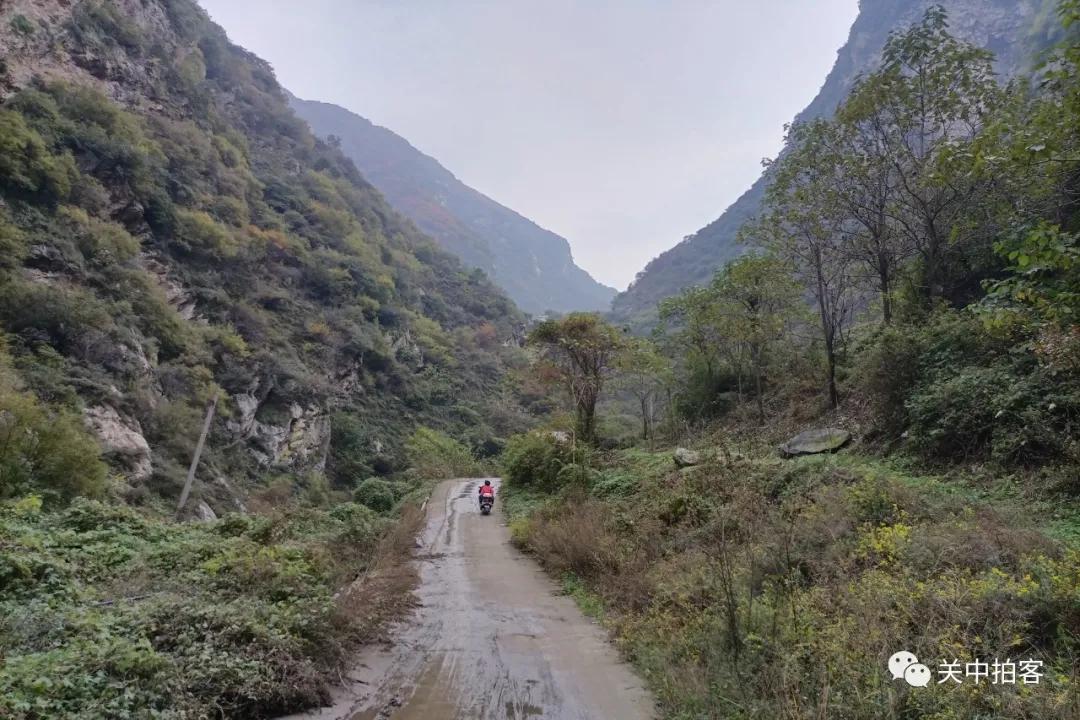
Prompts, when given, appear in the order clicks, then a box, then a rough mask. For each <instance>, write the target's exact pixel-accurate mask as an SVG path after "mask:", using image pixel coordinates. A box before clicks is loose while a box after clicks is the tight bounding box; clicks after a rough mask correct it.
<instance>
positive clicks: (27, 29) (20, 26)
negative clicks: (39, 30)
mask: <svg viewBox="0 0 1080 720" xmlns="http://www.w3.org/2000/svg"><path fill="white" fill-rule="evenodd" d="M11 29H12V30H14V31H15V34H16V35H22V36H23V37H29V36H30V35H33V34H34V23H32V22H30V20H29V18H27V17H26V16H25V15H23V14H21V13H20V14H19V15H16V16H15V17H13V18H11Z"/></svg>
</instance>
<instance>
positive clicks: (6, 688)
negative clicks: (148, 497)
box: [0, 497, 418, 720]
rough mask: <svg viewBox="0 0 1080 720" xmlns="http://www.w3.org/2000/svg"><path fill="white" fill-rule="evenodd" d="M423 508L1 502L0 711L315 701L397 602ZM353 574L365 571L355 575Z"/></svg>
mask: <svg viewBox="0 0 1080 720" xmlns="http://www.w3.org/2000/svg"><path fill="white" fill-rule="evenodd" d="M417 517H418V512H417V511H416V510H415V509H414V508H412V509H407V510H405V511H404V513H403V517H402V520H401V521H400V522H395V521H393V520H391V519H389V518H385V517H380V516H378V515H376V514H375V513H373V512H371V511H370V510H368V509H367V508H364V507H362V506H359V505H354V504H345V505H339V506H337V507H335V508H333V509H332V510H321V509H313V508H300V507H289V508H287V509H283V510H279V511H277V512H274V513H272V514H270V515H265V516H241V515H231V516H227V517H225V518H223V519H221V520H218V521H215V522H211V523H202V524H175V523H171V522H167V521H162V520H159V519H155V518H153V517H148V516H144V515H141V514H139V513H138V512H136V511H135V510H132V509H130V508H127V507H124V506H115V505H105V504H102V503H98V502H93V501H85V500H78V501H76V502H75V503H73V504H72V505H71V506H70V507H69V508H67V509H64V510H62V511H57V512H45V511H42V508H41V504H40V502H38V501H37V500H36V498H33V497H30V498H24V499H22V500H19V501H14V502H10V503H7V504H5V505H3V506H0V550H2V552H0V653H2V656H3V658H4V663H3V665H2V666H0V716H2V717H5V718H12V719H13V720H38V719H39V718H42V719H43V718H80V719H84V718H85V719H87V720H94V719H96V718H117V717H148V718H150V717H152V718H199V717H230V718H254V717H267V716H273V715H275V714H281V713H286V712H290V711H294V710H299V709H303V708H306V707H310V706H312V705H316V704H319V703H320V702H321V701H323V700H325V699H326V697H327V692H328V687H329V686H330V684H332V683H334V682H336V681H337V679H338V677H339V673H340V672H341V671H342V670H343V669H344V667H345V663H346V662H347V660H348V658H349V655H350V652H351V650H352V649H353V648H354V647H355V646H356V645H357V644H359V643H361V642H363V641H365V640H367V639H369V638H371V637H372V635H373V633H375V632H376V631H377V630H378V628H379V627H380V626H381V624H382V623H383V622H385V621H386V620H387V619H389V618H390V617H391V616H392V615H394V614H395V613H397V612H400V608H401V607H403V606H407V603H403V602H402V598H403V596H404V595H406V594H407V593H408V592H409V590H410V589H411V582H412V579H411V577H410V576H409V574H408V571H407V570H406V569H405V568H404V566H403V565H402V563H400V562H399V560H400V559H401V558H403V557H407V556H408V552H409V550H410V549H411V533H412V532H414V531H415V526H416V523H417V522H418V520H417ZM358 577H362V578H363V580H364V581H363V582H353V581H354V579H356V578H358Z"/></svg>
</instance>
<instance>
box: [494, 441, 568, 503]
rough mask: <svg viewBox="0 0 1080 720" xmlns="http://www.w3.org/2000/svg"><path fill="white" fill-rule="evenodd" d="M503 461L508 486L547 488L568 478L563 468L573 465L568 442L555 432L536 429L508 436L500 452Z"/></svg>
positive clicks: (555, 485)
mask: <svg viewBox="0 0 1080 720" xmlns="http://www.w3.org/2000/svg"><path fill="white" fill-rule="evenodd" d="M502 463H503V470H504V474H505V477H506V480H507V482H508V483H509V484H510V485H511V486H522V487H531V488H537V489H542V490H548V491H550V490H555V489H557V488H559V487H561V486H562V484H563V483H564V482H566V481H568V480H569V479H570V478H571V476H570V475H568V474H567V472H569V471H567V472H564V470H565V469H566V468H571V469H572V468H574V467H575V466H574V459H573V457H572V446H571V444H570V442H569V441H567V440H563V439H560V438H559V437H557V436H556V434H555V433H552V432H546V431H539V430H537V431H533V432H530V433H526V434H524V435H515V436H513V437H511V438H510V439H509V440H508V441H507V443H506V449H505V450H504V451H503V457H502Z"/></svg>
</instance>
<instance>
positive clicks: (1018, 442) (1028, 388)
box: [906, 361, 1080, 463]
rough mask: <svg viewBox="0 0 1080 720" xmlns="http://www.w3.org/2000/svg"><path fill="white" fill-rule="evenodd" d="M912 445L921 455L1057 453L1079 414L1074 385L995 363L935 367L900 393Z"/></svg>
mask: <svg viewBox="0 0 1080 720" xmlns="http://www.w3.org/2000/svg"><path fill="white" fill-rule="evenodd" d="M906 407H907V412H908V415H909V417H910V419H911V428H910V431H909V434H910V437H911V444H912V447H913V448H914V449H915V450H916V451H918V452H919V453H920V454H922V455H923V457H925V458H927V459H929V460H935V461H941V460H947V461H957V460H969V459H987V458H992V459H994V460H997V461H1000V462H1004V463H1036V462H1048V461H1053V460H1056V459H1060V458H1061V457H1062V456H1063V455H1064V453H1065V452H1066V451H1067V449H1068V443H1069V442H1070V434H1071V433H1072V432H1075V430H1074V427H1075V425H1074V423H1075V422H1076V420H1075V419H1076V418H1077V417H1080V387H1077V386H1076V384H1075V383H1074V384H1069V383H1067V382H1061V380H1060V379H1058V378H1049V377H1045V376H1043V374H1042V373H1041V372H1040V371H1039V370H1038V369H1036V368H1031V369H1026V368H1021V369H1018V368H1016V367H1015V366H1014V365H1012V364H1009V363H1007V362H1004V361H1001V362H998V363H995V364H993V365H991V366H989V367H985V366H978V365H976V366H970V365H969V366H963V367H959V368H956V369H955V370H953V371H951V372H940V373H938V374H937V375H935V376H934V377H933V379H931V380H929V381H928V382H926V383H924V384H922V385H921V386H920V387H919V388H918V389H917V390H916V391H915V392H914V393H913V394H912V395H911V397H910V398H909V399H908V401H907V403H906Z"/></svg>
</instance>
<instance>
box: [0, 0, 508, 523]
mask: <svg viewBox="0 0 1080 720" xmlns="http://www.w3.org/2000/svg"><path fill="white" fill-rule="evenodd" d="M0 54H2V55H0V98H2V104H0V418H6V417H8V416H7V415H6V414H5V413H8V412H10V413H14V412H16V410H14V409H12V408H16V409H17V408H18V407H23V405H21V404H20V403H29V402H32V403H37V404H40V406H41V407H42V408H43V410H42V411H43V412H45V413H46V414H47V415H50V416H55V417H61V416H63V417H69V416H76V417H81V419H82V421H83V422H84V423H85V425H86V427H87V428H89V429H91V430H92V431H93V433H94V434H95V435H96V436H97V439H98V441H99V443H100V445H101V448H102V450H103V452H104V454H105V455H106V457H107V458H108V459H109V460H110V461H111V463H112V466H113V468H114V469H115V470H116V472H117V473H118V474H119V475H121V476H123V477H124V479H125V485H124V487H123V489H122V493H123V494H124V495H125V496H126V497H128V498H129V499H133V500H139V501H140V502H148V503H153V502H157V501H158V500H160V499H163V498H164V499H168V501H169V502H173V503H175V498H176V497H177V496H178V495H179V490H180V486H181V484H182V483H183V480H184V476H185V469H186V466H187V463H188V462H189V461H190V457H191V453H192V449H193V447H194V445H195V439H196V438H197V436H198V434H199V429H200V426H201V424H202V416H203V411H204V408H205V407H206V405H207V403H208V401H209V400H210V399H211V398H212V397H214V396H217V397H219V398H220V402H219V405H218V413H217V416H216V420H215V421H214V424H213V426H212V428H211V432H210V441H209V444H208V448H207V451H206V454H205V456H204V460H205V462H204V470H203V472H202V473H200V478H204V479H205V481H204V482H201V483H200V484H198V485H197V486H196V490H195V500H200V501H202V502H203V503H204V504H205V505H206V506H207V508H206V510H204V512H209V511H210V510H216V511H218V512H220V511H221V510H228V509H230V508H233V509H235V508H237V507H240V506H241V505H242V504H243V502H244V499H245V497H246V496H247V494H248V492H249V491H253V490H255V489H258V488H260V487H264V486H265V485H266V484H267V483H271V482H277V479H280V478H281V477H286V476H287V477H300V478H307V479H308V480H310V479H311V478H312V477H317V476H318V477H321V476H323V472H324V471H325V472H326V473H327V474H328V475H329V478H330V480H331V482H332V483H336V484H337V486H338V487H340V488H346V489H347V488H349V487H351V485H352V484H353V483H354V482H356V481H358V480H362V479H363V478H365V477H367V476H368V475H371V474H384V473H389V472H392V471H395V470H401V469H404V467H405V464H406V462H407V460H406V457H405V452H404V450H405V441H406V439H407V438H409V437H410V436H411V434H412V433H413V431H414V430H415V429H416V428H418V427H420V426H428V427H432V428H436V429H439V430H443V431H446V432H449V433H452V434H454V435H456V436H458V437H459V438H461V439H463V440H466V441H468V442H470V443H472V444H474V445H475V446H480V445H483V444H485V443H488V446H490V441H492V439H495V438H498V437H499V436H504V435H505V434H506V433H507V432H509V431H511V430H513V429H514V428H515V427H520V422H521V421H522V420H523V418H521V417H519V416H518V415H516V414H515V410H514V406H513V403H512V402H507V401H506V400H505V399H504V398H502V397H501V396H500V393H501V392H502V384H501V382H500V380H501V377H502V373H503V370H504V369H505V368H506V364H507V363H510V362H515V361H516V358H517V354H519V353H520V352H521V351H520V350H519V348H518V347H517V342H516V338H517V337H518V336H519V334H520V330H521V327H522V324H523V323H524V316H523V315H522V314H521V313H520V312H519V311H518V310H517V308H516V307H515V306H514V304H513V302H512V301H511V300H510V299H508V298H507V297H506V296H505V295H504V294H503V293H502V292H501V291H500V290H499V289H498V288H496V287H495V286H494V285H492V284H491V282H489V280H488V279H487V278H485V277H484V275H483V274H482V273H478V272H475V271H473V270H470V269H469V268H466V267H464V266H463V265H462V264H461V263H460V262H459V261H458V260H457V259H456V258H455V257H453V256H452V255H450V254H449V253H447V252H445V251H443V250H441V249H440V248H439V247H437V246H436V245H435V243H433V241H432V240H431V239H429V238H428V237H426V236H424V235H423V234H422V233H421V232H419V231H418V230H417V229H416V227H415V226H414V225H413V223H411V222H410V221H409V220H407V219H406V218H404V217H403V216H401V215H399V214H398V213H397V212H396V211H394V209H393V208H392V207H391V206H390V205H389V204H388V203H387V202H386V200H385V199H384V198H383V196H382V195H381V194H380V193H379V191H378V190H377V189H376V188H375V187H373V186H372V185H371V184H370V183H369V182H368V181H367V180H366V179H364V177H363V176H362V175H361V174H360V172H359V171H358V170H357V169H356V167H355V165H354V164H353V162H352V161H351V160H349V159H348V158H347V157H345V156H344V155H343V154H342V153H341V152H340V151H339V150H338V149H337V148H335V147H333V146H331V145H329V144H327V143H325V142H323V141H321V140H319V139H318V138H317V137H316V136H315V135H314V134H313V133H312V132H311V130H310V129H309V127H308V126H307V124H306V123H304V122H303V121H302V120H301V119H299V118H297V117H296V115H295V114H294V113H293V111H292V110H291V109H290V107H289V104H288V100H287V98H286V95H285V92H284V91H283V90H282V88H281V87H280V86H279V85H278V82H277V80H276V79H275V77H274V74H273V72H272V70H271V69H270V66H269V65H268V64H267V63H266V62H264V61H263V60H261V59H259V58H257V57H255V56H254V55H252V54H251V53H249V52H247V51H246V50H244V49H242V48H240V47H237V46H235V45H233V44H232V43H230V42H229V40H228V38H227V37H226V35H225V33H224V31H223V30H222V29H221V28H220V27H218V26H217V25H215V24H213V23H212V22H211V21H210V20H209V18H208V17H207V16H206V13H205V12H204V11H203V10H202V9H200V8H199V6H198V5H196V4H195V3H194V2H191V1H190V0H111V1H109V2H80V3H71V2H67V1H65V0H14V1H13V2H7V3H4V5H3V6H2V10H0ZM8 364H10V365H11V367H12V369H13V373H8V372H6V370H5V367H6V365H8ZM13 398H15V399H13ZM5 403H7V404H5ZM9 405H10V407H9ZM515 423H517V424H515ZM2 464H3V463H2V462H0V465H2ZM0 476H3V470H2V468H0ZM306 481H307V480H305V482H306ZM5 482H6V480H5V481H4V482H0V497H2V496H4V495H5V494H11V493H16V492H20V491H26V488H22V489H20V488H18V487H15V488H12V487H6V486H5ZM28 482H29V481H28ZM45 490H47V488H45ZM193 504H194V503H193Z"/></svg>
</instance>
